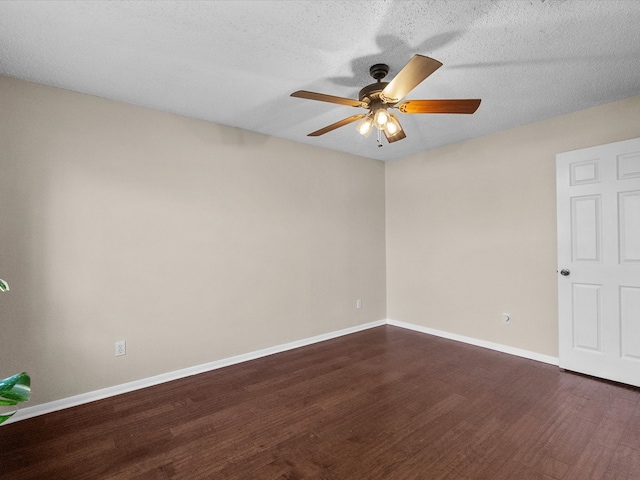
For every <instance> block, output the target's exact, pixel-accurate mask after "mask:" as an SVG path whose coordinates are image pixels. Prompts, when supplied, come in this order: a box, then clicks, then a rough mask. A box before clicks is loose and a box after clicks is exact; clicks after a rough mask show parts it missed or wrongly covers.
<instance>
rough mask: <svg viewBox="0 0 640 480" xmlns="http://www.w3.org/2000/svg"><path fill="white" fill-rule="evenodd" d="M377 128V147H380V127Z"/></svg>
mask: <svg viewBox="0 0 640 480" xmlns="http://www.w3.org/2000/svg"><path fill="white" fill-rule="evenodd" d="M377 130H378V147H381V146H382V142H381V141H380V132H381V131H382V130H380V129H377Z"/></svg>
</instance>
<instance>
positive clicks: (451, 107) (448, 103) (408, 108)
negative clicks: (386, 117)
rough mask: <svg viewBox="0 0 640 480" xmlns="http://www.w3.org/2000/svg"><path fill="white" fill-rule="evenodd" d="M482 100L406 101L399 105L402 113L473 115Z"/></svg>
mask: <svg viewBox="0 0 640 480" xmlns="http://www.w3.org/2000/svg"><path fill="white" fill-rule="evenodd" d="M479 106H480V99H479V98H473V99H471V98H470V99H466V100H405V101H404V102H402V103H401V104H400V105H398V110H400V111H401V112H402V113H473V112H475V111H476V110H477V109H478V107H479Z"/></svg>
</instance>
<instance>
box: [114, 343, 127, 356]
mask: <svg viewBox="0 0 640 480" xmlns="http://www.w3.org/2000/svg"><path fill="white" fill-rule="evenodd" d="M126 354H127V343H126V342H125V341H124V340H122V341H120V342H116V357H119V356H121V355H126Z"/></svg>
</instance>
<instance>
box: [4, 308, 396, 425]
mask: <svg viewBox="0 0 640 480" xmlns="http://www.w3.org/2000/svg"><path fill="white" fill-rule="evenodd" d="M386 323H387V321H386V320H378V321H375V322H370V323H365V324H362V325H356V326H355V327H349V328H344V329H342V330H337V331H333V332H329V333H323V334H321V335H316V336H314V337H309V338H304V339H302V340H296V341H294V342H289V343H284V344H282V345H276V346H275V347H269V348H264V349H262V350H256V351H255V352H250V353H245V354H242V355H236V356H233V357H229V358H223V359H222V360H216V361H214V362H209V363H205V364H202V365H196V366H194V367H189V368H184V369H181V370H175V371H173V372H167V373H163V374H160V375H156V376H153V377H149V378H143V379H141V380H135V381H133V382H128V383H123V384H121V385H115V386H113V387H108V388H103V389H100V390H95V391H93V392H87V393H83V394H80V395H75V396H73V397H68V398H63V399H61V400H55V401H53V402H48V403H42V404H40V405H34V406H33V407H25V408H21V409H20V410H18V412H17V413H16V414H15V415H14V416H13V417H11V418H10V419H9V420H7V421H6V422H5V423H4V425H7V424H9V423H12V422H17V421H20V420H26V419H27V418H31V417H36V416H38V415H44V414H45V413H51V412H56V411H58V410H63V409H65V408H70V407H75V406H77V405H82V404H85V403H89V402H95V401H96V400H102V399H104V398H108V397H113V396H116V395H120V394H123V393H127V392H132V391H134V390H139V389H141V388H146V387H151V386H153V385H159V384H161V383H165V382H170V381H172V380H178V379H180V378H185V377H189V376H191V375H197V374H199V373H204V372H208V371H211V370H217V369H218V368H223V367H228V366H230V365H235V364H237V363H242V362H247V361H249V360H255V359H257V358H261V357H266V356H268V355H273V354H275V353H281V352H286V351H287V350H293V349H294V348H299V347H305V346H307V345H312V344H314V343H319V342H324V341H325V340H331V339H332V338H337V337H341V336H343V335H349V334H350V333H356V332H360V331H363V330H367V329H369V328H374V327H380V326H382V325H386Z"/></svg>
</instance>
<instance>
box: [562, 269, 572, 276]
mask: <svg viewBox="0 0 640 480" xmlns="http://www.w3.org/2000/svg"><path fill="white" fill-rule="evenodd" d="M570 273H571V272H570V271H569V270H567V269H566V268H563V269H562V270H560V275H562V276H564V277H568V276H569V274H570Z"/></svg>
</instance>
